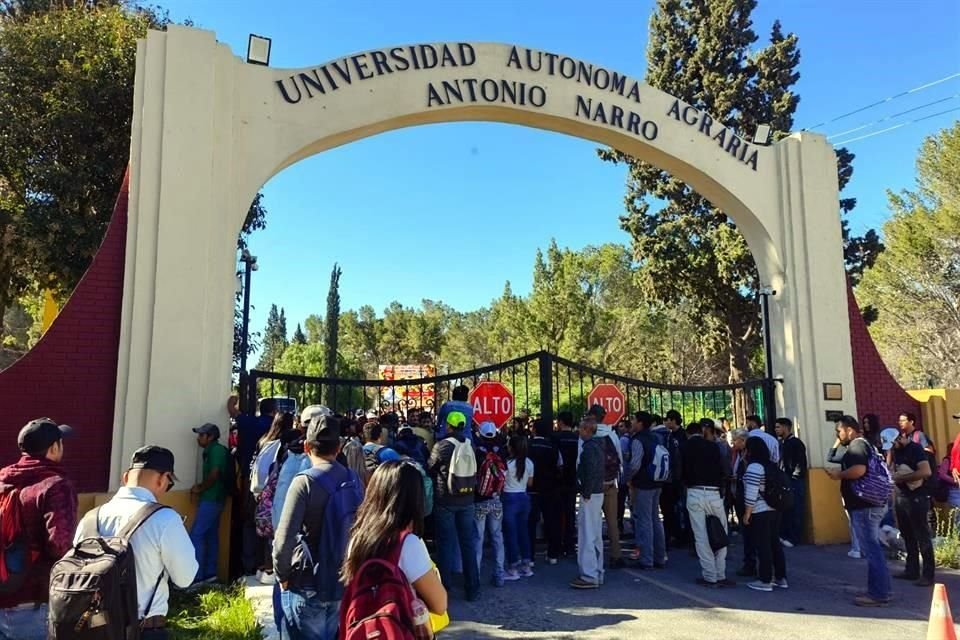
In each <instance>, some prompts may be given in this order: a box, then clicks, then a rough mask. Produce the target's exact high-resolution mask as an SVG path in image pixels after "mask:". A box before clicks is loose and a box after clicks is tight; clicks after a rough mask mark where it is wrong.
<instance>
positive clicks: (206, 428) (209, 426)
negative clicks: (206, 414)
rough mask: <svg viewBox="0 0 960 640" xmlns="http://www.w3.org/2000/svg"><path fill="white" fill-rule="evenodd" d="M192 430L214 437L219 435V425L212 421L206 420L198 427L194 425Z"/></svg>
mask: <svg viewBox="0 0 960 640" xmlns="http://www.w3.org/2000/svg"><path fill="white" fill-rule="evenodd" d="M193 432H194V433H197V434H201V435H205V436H213V437H214V438H219V437H220V427H218V426H217V425H215V424H213V423H212V422H206V423H204V424H202V425H200V426H199V427H194V428H193Z"/></svg>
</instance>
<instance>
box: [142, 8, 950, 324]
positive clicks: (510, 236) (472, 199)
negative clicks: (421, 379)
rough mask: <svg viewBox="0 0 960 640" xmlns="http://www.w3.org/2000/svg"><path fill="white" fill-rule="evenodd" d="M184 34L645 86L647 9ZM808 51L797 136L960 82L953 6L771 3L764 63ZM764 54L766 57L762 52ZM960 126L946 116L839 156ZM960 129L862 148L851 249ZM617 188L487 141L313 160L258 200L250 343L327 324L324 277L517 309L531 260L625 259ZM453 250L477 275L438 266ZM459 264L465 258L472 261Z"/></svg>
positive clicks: (446, 11)
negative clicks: (502, 301)
mask: <svg viewBox="0 0 960 640" xmlns="http://www.w3.org/2000/svg"><path fill="white" fill-rule="evenodd" d="M160 4H161V5H162V6H164V7H165V8H168V9H169V10H170V13H171V17H172V18H173V19H175V20H178V21H180V20H184V19H187V18H190V19H192V20H193V21H194V22H195V23H196V25H197V26H199V27H202V28H206V29H211V30H213V31H215V32H216V33H217V37H218V39H219V40H220V41H221V42H225V43H227V44H229V45H230V46H231V48H232V49H233V50H234V52H235V53H237V55H241V56H243V55H245V53H246V44H247V35H248V34H249V33H258V34H262V35H265V36H269V37H271V38H273V51H272V59H271V66H274V67H306V66H310V65H314V64H318V63H322V62H325V61H327V60H330V59H332V58H337V57H341V56H343V55H345V54H348V53H352V52H357V51H363V50H367V49H374V48H382V47H384V46H388V45H400V44H414V43H420V42H437V41H450V40H470V41H497V42H509V43H516V44H521V45H524V46H531V47H536V48H540V49H546V50H550V51H556V52H561V53H564V54H568V55H572V56H574V57H578V58H581V59H585V60H588V61H590V62H594V63H598V64H602V65H604V66H605V67H607V68H613V69H617V70H619V71H622V72H625V73H627V74H629V75H632V76H635V77H640V78H642V77H643V76H644V69H645V55H644V54H645V47H646V39H647V22H648V18H649V15H650V11H651V8H652V6H653V2H651V1H649V0H647V1H640V0H637V1H630V2H628V1H625V0H611V1H607V2H602V3H593V2H571V1H569V0H562V1H558V0H552V1H550V0H548V1H536V2H534V1H532V0H524V1H522V2H519V1H506V0H497V1H493V0H488V1H484V2H462V1H453V2H451V1H446V2H415V3H411V2H400V1H399V0H397V1H390V2H384V1H379V2H363V3H360V2H303V1H297V0H271V1H270V2H262V1H256V2H254V1H249V0H242V1H241V0H161V1H160ZM778 18H779V19H780V20H781V22H782V23H783V26H784V30H785V31H788V32H789V31H793V32H796V33H797V34H798V35H799V37H800V48H801V53H802V57H801V63H800V73H801V79H800V82H799V84H798V87H797V89H798V91H799V93H800V95H801V102H800V107H799V110H798V114H797V117H796V127H797V128H798V129H799V128H803V127H808V126H811V125H816V124H817V123H820V122H822V121H825V120H829V119H831V118H833V117H835V116H838V115H841V114H843V113H845V112H847V111H850V110H853V109H856V108H858V107H860V106H863V105H866V104H869V103H871V102H874V101H876V100H879V99H882V98H885V97H887V96H891V95H894V94H897V93H900V92H901V91H905V90H907V89H911V88H913V87H917V86H919V85H922V84H924V83H927V82H930V81H933V80H936V79H938V78H943V77H945V76H947V75H950V74H952V73H956V72H958V71H960V36H958V34H960V2H957V0H899V1H895V0H873V1H869V0H843V1H837V0H760V2H759V6H758V8H757V10H756V11H755V12H754V29H755V30H756V31H757V33H758V35H760V36H761V43H762V41H763V39H764V38H765V36H766V35H767V34H768V33H769V27H770V25H771V24H772V22H773V21H774V19H778ZM758 44H760V43H758ZM957 94H960V78H956V79H954V80H951V81H949V82H946V83H943V84H940V85H938V86H936V87H933V88H930V89H927V90H924V91H921V92H917V93H916V94H913V95H910V96H907V97H905V98H899V99H897V100H894V101H891V102H890V103H889V104H886V105H884V106H881V107H878V108H875V109H870V110H868V111H865V112H864V113H861V114H857V115H854V116H851V117H849V118H846V119H844V120H841V121H839V122H836V123H833V124H829V125H825V126H823V127H820V128H819V131H821V132H823V133H826V134H833V133H838V132H842V131H845V130H847V129H852V128H854V127H858V126H859V125H862V124H865V123H868V122H871V121H874V120H878V119H881V118H884V117H885V116H889V115H892V114H895V113H897V112H900V111H904V110H907V109H910V108H913V107H917V106H920V105H923V104H925V103H927V102H932V101H934V100H938V99H941V98H948V97H950V96H955V95H957ZM956 107H960V99H951V100H948V101H946V102H943V103H940V104H938V105H933V106H931V107H929V108H926V109H922V110H918V111H916V112H914V113H912V114H908V115H907V116H905V117H903V118H899V119H897V120H894V121H890V122H887V123H881V124H878V125H876V126H874V127H870V128H866V129H863V130H861V131H859V132H857V133H855V134H850V135H848V136H847V137H848V138H849V137H853V136H856V135H861V134H866V133H870V132H872V131H876V130H879V129H882V128H884V127H887V126H891V125H893V124H896V123H897V122H901V121H906V120H909V119H911V118H912V117H923V116H924V115H927V114H930V113H936V112H937V111H942V110H945V109H950V108H956ZM958 117H960V111H955V112H953V113H949V114H945V115H941V116H937V117H935V118H931V119H928V120H925V121H924V122H921V123H918V124H915V125H910V126H906V127H902V128H900V129H898V130H896V131H892V132H890V133H886V134H883V135H879V136H876V137H874V138H870V139H866V140H862V141H859V142H855V143H852V144H851V145H850V149H851V150H852V151H854V152H855V153H856V155H857V159H856V161H855V163H854V169H855V171H854V179H853V181H852V183H851V184H850V186H849V187H848V188H847V191H846V192H845V195H849V196H851V197H856V198H857V200H858V206H857V208H856V210H855V211H854V212H853V214H852V218H851V224H852V227H853V228H854V230H855V231H862V230H863V229H865V228H868V227H876V228H878V230H879V227H880V226H881V225H882V223H883V220H884V219H885V217H886V216H887V208H886V196H885V192H886V190H887V189H894V190H900V189H903V188H910V187H912V186H913V184H914V161H915V156H916V151H917V148H918V147H919V145H920V143H921V142H922V140H923V138H924V137H925V136H927V135H929V134H930V133H932V132H934V131H937V130H939V129H941V128H943V127H946V126H949V125H950V124H952V123H953V122H954V120H956V119H957V118H958ZM624 177H625V172H624V170H623V169H622V168H619V167H616V166H612V165H608V164H605V163H602V162H601V161H600V160H599V159H598V158H597V157H596V154H595V145H594V144H592V143H588V142H585V141H581V140H578V139H574V138H568V137H565V136H562V135H559V134H554V133H547V132H542V131H537V130H532V129H525V128H522V127H517V126H509V125H500V124H483V123H459V124H444V125H432V126H426V127H419V128H414V129H406V130H401V131H394V132H391V133H387V134H383V135H380V136H377V137H374V138H368V139H366V140H363V141H360V142H356V143H354V144H351V145H348V146H346V147H341V148H339V149H334V150H332V151H329V152H326V153H324V154H322V155H320V156H314V157H313V158H310V159H308V160H305V161H303V162H301V163H299V164H297V165H295V166H293V167H291V168H289V169H287V170H286V171H284V172H283V173H282V174H280V175H278V176H276V177H275V178H274V179H273V180H271V181H270V182H269V183H268V184H267V185H266V187H265V188H264V193H265V196H266V199H265V204H266V206H267V208H268V211H269V216H268V227H267V229H266V230H265V231H261V232H258V233H257V234H256V235H255V237H254V238H253V240H252V243H251V249H252V251H253V253H254V254H256V255H257V256H258V258H259V261H260V271H259V272H257V273H256V274H255V280H254V285H253V287H252V299H253V304H254V306H255V307H256V309H255V311H254V313H253V315H252V318H253V320H252V324H251V327H252V329H254V330H259V329H261V328H262V326H263V323H264V321H265V318H266V313H267V311H268V310H269V307H270V304H271V303H277V304H278V305H280V306H283V307H285V308H286V312H287V319H288V320H287V325H288V328H289V330H290V331H291V332H292V331H293V328H294V327H295V326H296V324H297V322H300V321H302V320H303V318H305V317H306V316H307V315H308V314H310V313H318V314H320V315H322V314H323V313H324V310H325V299H326V293H327V286H328V280H329V273H330V268H331V266H332V264H333V263H334V262H335V261H336V262H339V263H340V264H341V265H342V267H343V277H342V280H341V296H342V308H343V309H350V308H356V307H359V306H360V305H363V304H370V305H373V307H374V308H375V309H377V311H378V313H379V312H380V311H382V309H383V308H384V307H385V306H386V305H387V304H389V303H390V301H392V300H398V301H400V302H401V303H403V304H404V305H408V306H409V305H417V304H419V302H420V300H421V299H422V298H432V299H435V300H442V301H444V302H446V303H448V304H451V305H453V306H454V307H456V308H458V309H462V310H467V309H473V308H476V307H479V306H482V305H485V304H487V303H489V301H490V300H491V299H493V298H495V297H497V296H498V295H499V294H500V293H501V291H502V290H503V284H504V282H505V281H506V280H509V281H511V283H512V285H513V288H514V291H515V292H518V293H526V292H527V291H528V290H529V287H530V274H531V267H532V264H533V257H534V253H535V251H536V249H537V247H543V246H546V244H547V243H548V242H549V241H550V238H551V237H555V238H556V239H557V241H558V242H559V243H560V245H561V246H569V247H573V248H580V247H582V246H584V245H587V244H599V243H603V242H627V241H628V237H627V235H626V234H625V233H624V232H623V231H621V230H620V229H619V226H618V220H617V217H618V215H619V214H620V212H621V211H622V208H623V194H624ZM451 236H457V237H460V238H462V241H463V243H464V245H465V246H466V251H465V255H466V256H467V258H466V259H461V260H458V261H450V260H442V259H441V257H442V256H443V254H444V253H445V251H446V250H445V249H444V247H449V246H450V243H449V242H448V239H449V238H450V237H451ZM461 255H463V253H462V254H461Z"/></svg>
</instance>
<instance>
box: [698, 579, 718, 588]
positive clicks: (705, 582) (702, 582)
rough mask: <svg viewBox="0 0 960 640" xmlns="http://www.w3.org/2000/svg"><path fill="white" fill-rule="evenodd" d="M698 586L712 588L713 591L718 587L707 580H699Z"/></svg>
mask: <svg viewBox="0 0 960 640" xmlns="http://www.w3.org/2000/svg"><path fill="white" fill-rule="evenodd" d="M697 584H698V585H700V586H701V587H710V588H711V589H712V588H714V587H716V586H717V583H716V582H712V581H710V580H707V579H705V578H697Z"/></svg>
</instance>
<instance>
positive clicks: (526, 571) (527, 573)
mask: <svg viewBox="0 0 960 640" xmlns="http://www.w3.org/2000/svg"><path fill="white" fill-rule="evenodd" d="M530 566H532V565H529V566H523V567H520V577H521V578H532V577H533V569H531V568H530Z"/></svg>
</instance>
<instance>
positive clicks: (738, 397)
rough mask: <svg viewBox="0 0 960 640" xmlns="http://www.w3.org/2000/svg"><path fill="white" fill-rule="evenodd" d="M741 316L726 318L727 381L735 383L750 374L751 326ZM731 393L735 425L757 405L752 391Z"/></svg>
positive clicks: (750, 413) (740, 422) (730, 315)
mask: <svg viewBox="0 0 960 640" xmlns="http://www.w3.org/2000/svg"><path fill="white" fill-rule="evenodd" d="M746 325H747V323H745V322H744V320H743V316H742V315H740V314H737V313H732V314H729V317H728V318H727V356H728V362H729V375H728V378H727V381H728V382H729V383H730V384H737V383H740V382H743V381H745V380H746V379H747V377H748V376H749V374H750V340H749V336H750V335H751V334H752V327H749V326H746ZM731 395H732V398H733V406H732V407H731V413H732V414H733V415H732V418H733V420H734V425H735V426H743V425H744V424H746V418H747V416H748V415H753V414H756V413H757V409H758V407H757V406H756V401H755V399H754V397H753V394H752V393H748V392H746V391H745V390H744V389H742V388H741V389H736V390H735V391H734V392H733V394H731Z"/></svg>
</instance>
